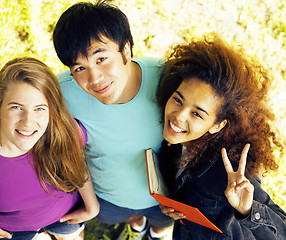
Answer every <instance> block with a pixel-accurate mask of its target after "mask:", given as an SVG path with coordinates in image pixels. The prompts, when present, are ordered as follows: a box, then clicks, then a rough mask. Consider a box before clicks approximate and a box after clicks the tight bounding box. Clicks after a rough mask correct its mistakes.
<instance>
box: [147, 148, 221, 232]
mask: <svg viewBox="0 0 286 240" xmlns="http://www.w3.org/2000/svg"><path fill="white" fill-rule="evenodd" d="M145 158H146V166H147V176H148V185H149V192H150V195H151V196H152V197H154V198H155V199H156V200H157V201H158V202H159V203H161V204H162V205H164V206H166V207H170V208H173V209H174V210H176V211H178V212H181V213H183V214H184V215H185V216H186V218H185V219H187V220H189V221H192V222H194V223H197V224H200V225H202V226H205V227H208V228H210V229H213V230H215V231H218V232H220V233H222V231H221V230H220V229H219V228H218V227H216V226H215V225H214V224H213V223H212V222H211V221H210V220H208V219H207V218H206V217H205V216H204V215H203V214H202V213H201V212H200V210H199V209H197V208H194V207H191V206H189V205H186V204H184V203H181V202H178V201H175V200H173V199H171V198H169V197H168V196H169V191H168V188H167V187H166V185H165V183H164V181H163V177H162V175H161V173H160V171H159V162H158V157H157V155H156V154H155V153H154V152H153V151H152V149H147V150H145Z"/></svg>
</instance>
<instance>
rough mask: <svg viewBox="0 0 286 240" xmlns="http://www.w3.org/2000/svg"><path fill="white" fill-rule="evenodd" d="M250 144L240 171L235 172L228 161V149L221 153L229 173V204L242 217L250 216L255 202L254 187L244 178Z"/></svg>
mask: <svg viewBox="0 0 286 240" xmlns="http://www.w3.org/2000/svg"><path fill="white" fill-rule="evenodd" d="M249 148H250V144H246V145H245V146H244V148H243V150H242V154H241V157H240V161H239V166H238V170H237V171H236V172H234V171H233V168H232V165H231V163H230V161H229V159H228V156H227V152H226V149H225V148H223V149H222V151H221V154H222V160H223V163H224V166H225V170H226V172H227V178H228V184H227V188H226V190H225V192H224V194H225V196H226V198H227V200H228V202H229V204H230V205H231V206H232V207H233V208H234V209H236V210H237V211H238V212H239V213H240V214H241V215H242V216H245V217H246V216H248V215H249V213H250V211H251V207H252V202H253V192H254V187H253V185H252V184H251V183H250V181H249V180H248V179H247V178H246V177H245V176H244V172H245V166H246V158H247V153H248V150H249Z"/></svg>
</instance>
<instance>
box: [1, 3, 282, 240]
mask: <svg viewBox="0 0 286 240" xmlns="http://www.w3.org/2000/svg"><path fill="white" fill-rule="evenodd" d="M76 2H78V1H76V0H58V1H54V0H0V3H1V4H0V46H1V51H0V67H2V66H3V65H4V64H5V62H7V61H8V60H10V59H12V58H15V57H19V56H31V57H36V58H38V59H40V60H42V61H43V62H45V63H46V64H47V65H48V66H49V67H51V68H52V70H53V71H54V73H56V74H57V73H58V72H60V71H62V70H63V69H65V67H64V66H63V65H62V63H61V62H60V61H59V60H58V58H57V56H56V53H55V51H54V48H53V43H52V32H53V29H54V26H55V24H56V22H57V20H58V18H59V17H60V15H61V14H62V12H63V11H64V10H66V9H67V8H68V7H70V6H71V5H72V4H73V3H76ZM91 2H95V1H91ZM113 3H114V4H115V5H117V6H119V8H120V9H121V10H122V11H123V12H124V13H125V14H126V15H127V17H128V18H129V22H130V25H131V30H132V33H133V38H134V42H135V45H134V57H138V56H142V55H144V56H148V55H149V56H150V55H152V56H158V57H164V56H165V54H166V52H167V51H168V49H169V47H170V46H172V45H174V44H176V43H181V42H185V41H188V39H190V38H191V37H196V36H201V35H203V34H207V33H210V32H216V33H218V34H219V35H220V36H221V37H222V38H223V39H225V40H227V41H228V42H229V43H233V44H234V45H236V46H242V47H243V48H244V49H245V51H246V53H247V54H249V55H251V56H254V57H255V58H257V59H258V60H259V61H260V62H261V63H262V65H263V66H264V67H265V68H266V69H267V70H268V71H269V73H270V75H271V76H272V77H273V79H274V84H273V86H272V88H271V92H270V93H269V96H268V97H269V104H270V105H271V108H272V109H273V111H274V113H275V115H276V116H277V119H276V121H275V122H272V123H271V124H272V127H273V128H274V129H275V130H276V131H277V133H278V134H279V138H280V140H281V141H283V142H284V143H285V142H286V118H285V117H286V80H285V77H286V46H285V45H286V2H285V1H284V0H192V1H190V0H115V1H113ZM276 160H277V163H278V164H279V166H280V168H279V170H278V171H275V172H269V173H268V174H267V175H266V176H265V177H264V178H263V187H264V189H265V190H266V191H267V192H268V193H269V194H270V195H271V197H272V198H273V200H274V201H275V202H276V203H278V204H279V205H280V206H281V207H282V208H283V209H284V210H286V201H285V200H286V171H285V170H284V169H285V168H286V161H285V160H286V158H285V157H280V156H279V153H278V152H277V159H276ZM93 223H94V224H95V225H96V224H97V223H96V221H92V222H91V223H90V224H89V225H88V228H87V229H88V230H90V231H91V232H93V234H90V235H89V234H88V233H87V235H86V239H113V238H112V236H111V235H112V234H114V233H113V232H114V231H115V232H116V231H119V230H120V229H119V230H118V228H120V226H114V228H113V229H112V230H110V229H108V228H107V229H105V228H104V227H103V225H100V226H95V225H93ZM94 232H97V233H96V234H94ZM110 234H111V235H110Z"/></svg>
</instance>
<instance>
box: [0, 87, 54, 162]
mask: <svg viewBox="0 0 286 240" xmlns="http://www.w3.org/2000/svg"><path fill="white" fill-rule="evenodd" d="M0 122H1V129H0V132H1V146H0V151H1V155H3V156H5V157H17V156H20V155H23V154H25V153H27V152H28V151H29V150H30V149H32V148H33V146H34V145H35V144H36V143H37V141H38V140H39V139H40V138H41V137H42V136H43V134H44V133H45V131H46V129H47V126H48V123H49V105H48V102H47V99H46V98H45V96H44V95H43V94H42V93H41V92H40V91H39V90H38V89H36V88H34V87H33V86H32V85H30V84H27V83H24V82H21V83H10V84H9V85H8V88H7V91H6V92H5V95H4V98H3V102H2V105H1V115H0Z"/></svg>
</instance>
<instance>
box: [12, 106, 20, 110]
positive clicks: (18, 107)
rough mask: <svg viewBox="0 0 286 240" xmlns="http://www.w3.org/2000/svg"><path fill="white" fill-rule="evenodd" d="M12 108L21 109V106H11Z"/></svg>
mask: <svg viewBox="0 0 286 240" xmlns="http://www.w3.org/2000/svg"><path fill="white" fill-rule="evenodd" d="M11 108H12V109H16V110H21V109H22V108H21V107H20V106H12V107H11Z"/></svg>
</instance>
